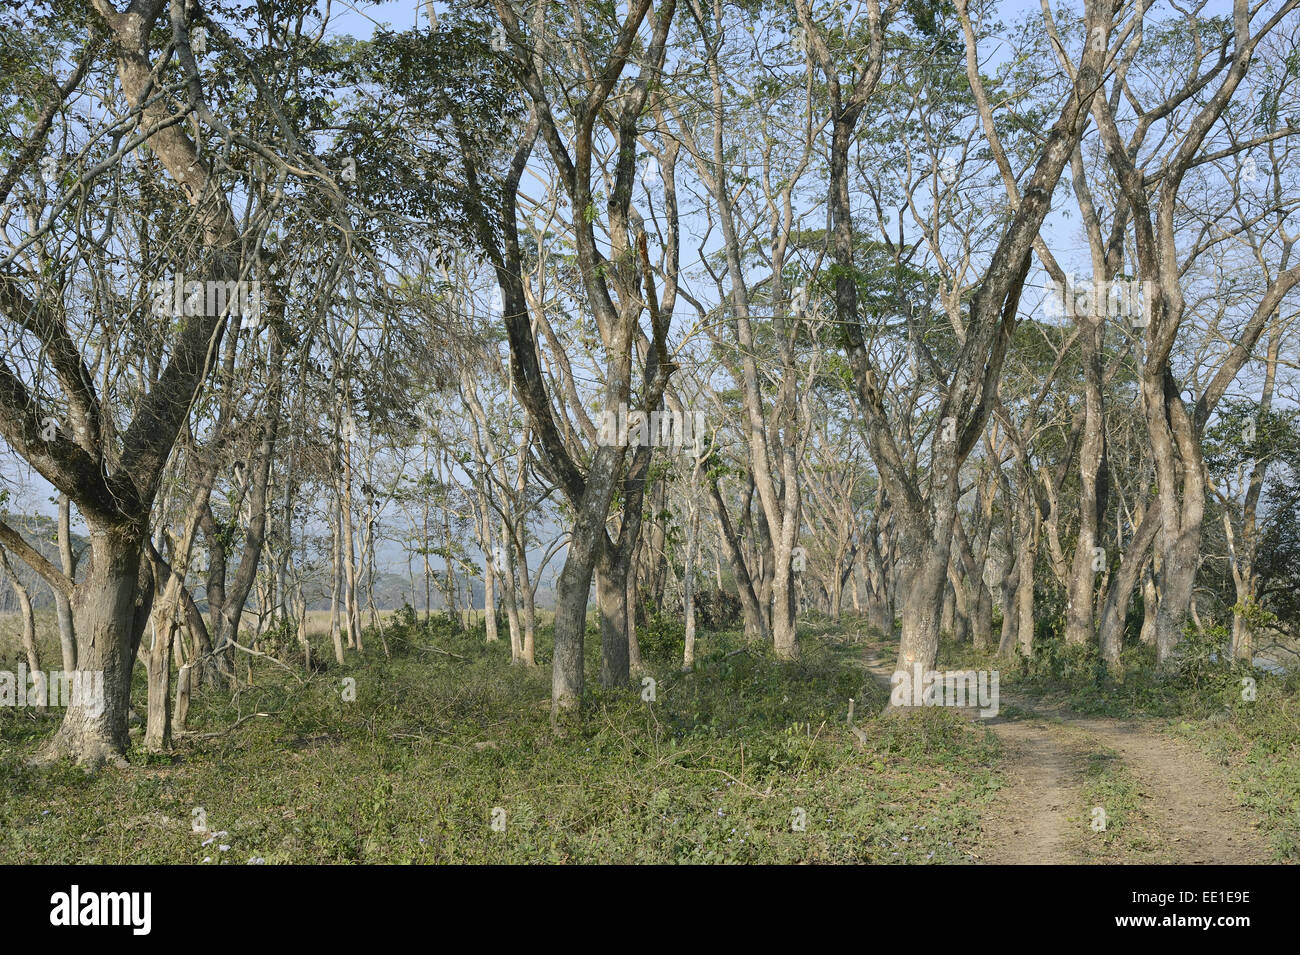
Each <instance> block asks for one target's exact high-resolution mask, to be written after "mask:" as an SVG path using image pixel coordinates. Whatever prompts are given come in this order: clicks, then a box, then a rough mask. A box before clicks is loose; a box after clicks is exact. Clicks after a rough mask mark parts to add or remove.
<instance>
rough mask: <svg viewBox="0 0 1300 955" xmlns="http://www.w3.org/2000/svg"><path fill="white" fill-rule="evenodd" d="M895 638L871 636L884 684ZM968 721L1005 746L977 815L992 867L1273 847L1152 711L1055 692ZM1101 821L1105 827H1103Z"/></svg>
mask: <svg viewBox="0 0 1300 955" xmlns="http://www.w3.org/2000/svg"><path fill="white" fill-rule="evenodd" d="M893 648H894V645H893V644H875V645H869V646H868V650H867V659H866V662H867V667H868V669H869V670H870V672H871V673H872V675H873V676H874V677H875V678H876V679H877V680H878V681H879V682H880V683H881V685H882V687H883V688H886V689H888V687H889V677H890V674H891V673H892V671H893V666H892V665H891V664H889V663H886V662H885V660H886V658H892V656H893ZM1000 697H1001V698H1000V701H999V702H1000V709H999V713H998V714H997V715H996V716H989V717H981V716H980V714H979V712H978V711H977V710H975V709H973V708H968V709H963V710H962V712H963V713H964V715H966V716H967V718H969V719H972V720H976V721H978V722H979V723H981V724H982V725H983V726H985V727H986V728H987V729H988V730H989V731H990V732H992V733H993V735H994V736H996V737H997V739H998V741H999V742H1000V743H1001V744H1002V747H1003V753H1004V756H1003V761H1002V764H1001V767H1000V769H1001V775H1002V778H1003V788H1002V790H1001V792H1000V793H999V795H998V798H996V799H995V800H993V801H992V802H991V803H990V804H989V806H988V807H987V809H986V810H985V812H984V814H983V816H982V817H981V820H980V824H981V830H982V838H981V843H982V844H983V845H984V846H986V849H985V850H984V851H983V852H982V853H980V855H979V861H980V862H983V863H989V864H1004V865H1026V864H1059V863H1065V864H1088V863H1104V864H1124V863H1148V864H1149V863H1172V864H1216V865H1222V864H1253V863H1260V862H1266V861H1270V860H1271V857H1272V852H1271V850H1270V847H1269V844H1268V840H1267V839H1266V838H1264V836H1263V835H1262V833H1261V831H1260V828H1261V822H1260V820H1259V819H1258V818H1257V817H1256V816H1255V815H1254V814H1253V813H1252V812H1251V811H1250V810H1249V809H1247V808H1246V807H1244V806H1243V805H1242V802H1241V799H1240V798H1239V797H1238V796H1237V794H1236V793H1234V792H1233V789H1232V786H1231V784H1230V779H1229V776H1228V774H1227V773H1226V772H1225V771H1224V770H1223V769H1221V768H1220V767H1218V766H1215V765H1214V764H1213V763H1212V762H1211V761H1210V759H1208V758H1207V757H1206V756H1205V754H1204V753H1202V752H1200V751H1198V750H1197V749H1196V748H1195V747H1194V746H1193V745H1191V744H1190V743H1188V742H1186V741H1184V740H1182V739H1178V738H1175V737H1173V736H1171V735H1170V734H1169V733H1168V732H1164V731H1162V729H1161V724H1160V722H1159V721H1156V720H1144V719H1127V720H1121V719H1115V718H1111V717H1099V716H1083V715H1080V714H1078V713H1074V712H1072V711H1071V710H1069V709H1068V708H1067V707H1065V706H1064V705H1063V704H1062V703H1061V702H1060V701H1059V700H1056V701H1049V700H1045V699H1043V698H1041V697H1038V696H1030V695H1026V694H1023V693H1005V692H1004V693H1001V694H1000ZM1103 824H1104V828H1103Z"/></svg>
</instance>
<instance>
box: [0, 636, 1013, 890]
mask: <svg viewBox="0 0 1300 955" xmlns="http://www.w3.org/2000/svg"><path fill="white" fill-rule="evenodd" d="M656 626H658V627H660V628H661V629H665V630H666V628H669V627H670V626H671V622H665V621H658V622H657V623H656ZM645 629H646V630H647V631H648V630H649V628H645ZM366 636H367V639H366V641H365V643H366V647H367V649H366V653H365V655H364V656H360V655H357V654H355V653H352V652H351V651H350V652H349V654H348V657H347V661H346V662H345V664H343V665H338V664H335V663H334V662H333V660H332V654H330V653H329V652H328V650H327V648H326V647H325V646H324V645H322V646H321V647H319V648H317V649H316V650H315V651H314V653H313V656H314V657H315V658H316V659H317V660H318V661H321V660H323V661H324V662H321V663H319V667H320V668H319V669H314V670H313V671H311V672H310V673H309V672H307V671H306V670H305V669H304V668H302V667H301V666H290V667H288V668H286V667H284V666H281V665H279V664H277V663H276V662H274V661H272V660H269V659H261V658H248V659H243V658H241V660H240V663H239V668H240V673H241V677H242V678H243V679H242V681H241V687H240V689H239V691H238V692H237V693H235V694H233V695H232V694H231V693H230V692H229V691H227V690H217V689H205V690H204V691H203V692H202V693H201V694H199V696H198V697H197V699H196V701H195V704H194V707H193V709H192V715H191V719H190V726H189V728H190V733H189V734H187V735H186V736H184V737H182V738H181V739H179V740H178V741H177V743H176V747H175V750H174V751H173V752H172V753H169V754H166V755H161V756H160V755H149V754H145V753H144V752H143V751H141V750H139V749H138V748H137V749H134V750H133V751H132V752H131V754H130V761H131V766H130V768H129V769H105V770H103V771H101V772H99V773H96V774H93V775H87V774H85V773H83V772H81V771H80V770H78V769H76V768H73V767H70V766H55V767H45V768H36V767H32V766H29V765H27V763H26V757H28V756H29V755H31V753H32V752H34V751H35V749H36V748H37V746H38V745H39V743H40V741H41V739H43V738H44V737H45V736H46V735H48V733H49V732H51V731H52V730H53V729H54V727H55V726H56V725H57V714H50V715H47V716H37V715H35V714H32V713H30V712H23V711H19V712H16V713H13V712H11V713H6V714H0V775H3V777H4V778H5V780H6V786H5V787H4V790H3V794H2V795H0V862H44V863H81V862H115V863H135V862H138V863H194V864H212V865H215V864H230V863H248V862H250V861H265V862H267V863H338V862H387V863H407V862H417V863H434V862H489V863H491V862H506V863H528V862H574V863H584V862H656V863H673V862H724V863H725V862H765V863H812V862H907V863H926V862H935V863H940V862H944V863H952V862H963V861H967V860H968V859H969V858H970V854H969V853H970V851H971V849H972V848H973V847H974V842H975V840H976V839H977V837H978V829H977V820H978V814H979V811H980V809H981V807H982V805H983V804H984V803H985V802H986V801H987V800H988V799H989V798H990V797H991V795H992V794H993V792H994V791H995V788H996V781H995V775H994V767H995V765H996V761H997V758H998V752H997V748H996V742H995V741H994V740H993V739H992V738H991V737H990V736H989V734H986V733H985V732H983V731H982V730H981V729H980V728H978V727H975V726H972V725H970V724H969V723H967V722H965V721H963V720H961V719H960V718H958V717H957V716H955V715H954V714H951V713H947V712H940V711H933V710H932V711H928V712H924V713H921V714H917V715H916V716H914V717H909V718H906V719H898V718H887V717H879V716H877V715H876V714H878V713H879V712H880V710H881V708H882V707H883V705H884V703H885V693H884V691H883V690H881V689H880V688H878V687H876V686H875V685H874V684H873V683H872V681H871V680H870V679H869V678H868V677H867V676H866V674H865V673H864V671H863V670H862V668H861V666H860V661H859V657H860V655H861V648H860V646H857V645H855V644H853V643H851V642H848V641H846V640H844V639H843V638H842V637H840V636H839V635H838V634H837V633H836V632H835V629H834V628H833V627H830V626H810V627H809V628H808V629H807V631H806V632H801V639H800V644H801V650H802V652H801V656H800V659H799V660H797V661H794V662H787V661H779V660H776V659H775V658H773V657H772V656H771V655H770V653H769V652H767V651H766V650H764V649H761V648H755V647H752V646H749V645H747V644H746V643H745V642H744V640H743V638H742V637H741V635H739V634H737V633H706V634H701V635H700V638H699V642H698V647H697V657H696V665H695V667H694V669H693V671H692V672H690V673H683V672H681V669H680V660H679V659H678V658H676V657H675V656H673V654H674V653H675V652H676V642H675V640H673V639H671V636H672V635H671V634H669V633H666V632H665V633H661V634H657V635H656V636H657V637H658V639H654V638H652V639H648V640H645V641H644V644H645V648H646V652H645V671H644V673H643V674H640V675H637V676H636V677H635V678H634V680H633V681H632V685H631V686H629V687H627V688H623V689H616V690H614V689H601V688H599V687H597V686H595V682H596V680H595V677H596V674H597V673H598V672H599V668H598V658H599V648H598V646H597V643H598V641H597V640H596V639H595V634H594V631H593V632H591V633H589V639H588V647H587V651H588V652H587V663H588V669H587V674H588V676H587V680H588V686H589V688H590V690H589V692H588V694H587V696H586V698H585V699H584V701H583V703H582V706H581V708H580V711H579V712H578V713H575V714H572V715H567V716H564V717H562V718H561V721H560V723H559V725H558V727H553V726H552V723H551V719H550V706H549V702H550V682H549V656H550V637H549V633H546V632H543V633H542V634H540V635H539V647H538V651H539V652H538V658H539V666H538V667H535V668H526V667H521V666H518V665H512V664H511V662H510V659H509V645H508V642H507V641H505V640H503V641H501V642H498V643H496V644H492V645H489V644H486V643H485V642H484V640H483V638H482V634H481V632H465V631H462V630H460V629H459V628H457V627H454V626H452V625H450V623H449V622H448V621H446V620H443V619H441V618H438V617H434V618H433V619H432V620H431V621H430V622H429V623H428V624H427V625H425V624H424V622H423V621H418V620H416V619H415V617H414V615H411V614H407V615H404V616H402V615H399V616H398V617H397V618H396V623H395V625H390V626H389V628H388V630H387V631H386V636H387V638H388V641H389V644H390V647H391V648H392V653H393V655H392V658H391V659H385V658H384V655H383V653H382V650H381V649H380V641H379V640H378V639H377V638H376V635H375V634H367V635H366ZM292 652H293V651H292V650H291V648H285V653H286V654H291V653H292ZM248 667H251V676H252V680H251V683H250V682H248V681H247V676H248V675H249V671H248V669H247V668H248ZM647 680H652V681H653V683H650V682H646V681H647ZM351 681H355V682H354V683H353V682H351ZM352 697H355V698H352ZM850 697H854V698H855V699H856V700H857V701H858V706H857V720H856V723H857V725H858V726H859V727H860V728H862V729H863V730H865V732H866V734H867V742H866V744H865V746H864V747H863V748H861V749H860V748H859V747H858V745H857V743H856V741H855V739H854V737H853V735H852V734H851V733H850V732H849V730H848V727H847V726H846V723H845V716H846V709H847V702H848V699H849V698H850ZM134 700H135V706H136V708H137V709H138V710H139V712H141V713H143V711H144V705H145V695H144V686H143V681H142V680H138V683H137V686H136V692H135V697H134ZM135 738H137V739H138V735H137V736H136V737H135ZM223 847H224V848H223Z"/></svg>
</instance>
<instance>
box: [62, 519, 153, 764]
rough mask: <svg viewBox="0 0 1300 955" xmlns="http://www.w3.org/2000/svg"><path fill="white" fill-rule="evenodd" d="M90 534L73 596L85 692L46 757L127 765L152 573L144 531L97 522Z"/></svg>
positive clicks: (76, 698) (76, 697)
mask: <svg viewBox="0 0 1300 955" xmlns="http://www.w3.org/2000/svg"><path fill="white" fill-rule="evenodd" d="M90 537H91V555H92V556H91V565H90V570H89V573H88V574H87V575H86V579H85V580H84V581H82V582H81V583H79V584H78V585H77V587H76V588H75V590H74V591H73V598H72V614H73V625H74V626H75V627H76V631H77V661H78V667H79V670H78V676H79V678H80V683H81V692H80V693H76V694H74V698H73V700H72V701H71V703H70V705H69V706H68V708H67V711H66V713H65V714H64V717H63V722H62V724H61V725H60V726H59V729H58V731H57V732H56V733H55V734H54V736H52V737H51V738H50V740H49V741H48V742H47V743H46V745H45V747H44V749H43V751H42V754H43V757H44V758H46V759H57V758H60V757H63V756H67V757H71V758H73V759H75V760H76V761H77V762H79V763H82V764H87V765H91V766H98V765H99V764H101V763H103V762H104V761H106V760H111V761H114V762H118V763H121V762H122V754H124V753H125V752H126V749H127V746H128V744H129V739H128V735H127V715H128V713H129V712H130V706H131V671H132V669H133V668H134V665H135V656H136V649H137V647H139V645H140V638H141V635H142V634H143V632H144V626H145V623H146V622H147V621H148V619H149V610H150V607H151V605H152V603H153V575H152V574H151V573H149V572H148V568H147V567H146V565H145V564H144V562H143V559H142V547H143V529H142V528H140V527H138V526H129V525H127V526H112V525H109V526H94V525H93V524H92V526H91V533H90Z"/></svg>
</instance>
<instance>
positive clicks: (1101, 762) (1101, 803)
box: [1080, 748, 1154, 863]
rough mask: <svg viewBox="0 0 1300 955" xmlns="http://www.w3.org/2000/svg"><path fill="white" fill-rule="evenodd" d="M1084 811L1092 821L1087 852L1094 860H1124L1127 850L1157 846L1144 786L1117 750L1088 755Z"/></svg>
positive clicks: (1084, 776) (1088, 819)
mask: <svg viewBox="0 0 1300 955" xmlns="http://www.w3.org/2000/svg"><path fill="white" fill-rule="evenodd" d="M1082 774H1083V785H1082V787H1081V788H1080V794H1081V796H1082V802H1081V810H1082V815H1083V818H1084V819H1086V820H1087V821H1088V838H1087V839H1085V840H1084V842H1083V851H1084V853H1085V854H1086V855H1087V856H1088V857H1089V859H1090V860H1092V861H1094V862H1103V863H1104V862H1107V861H1111V860H1118V859H1123V858H1124V857H1125V853H1126V851H1138V852H1149V851H1151V850H1152V849H1153V848H1154V845H1153V843H1152V838H1151V834H1150V833H1149V832H1148V831H1147V830H1146V827H1145V823H1146V821H1147V817H1146V813H1145V812H1144V811H1143V809H1142V803H1141V787H1140V785H1139V784H1138V781H1137V780H1136V779H1134V777H1133V774H1132V773H1130V772H1129V770H1128V767H1126V766H1125V765H1124V761H1123V760H1122V759H1120V758H1119V756H1118V754H1117V753H1115V751H1114V750H1111V749H1108V748H1102V749H1099V750H1096V751H1093V752H1091V753H1089V754H1088V756H1087V762H1086V763H1085V764H1084V767H1083V771H1082Z"/></svg>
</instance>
